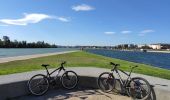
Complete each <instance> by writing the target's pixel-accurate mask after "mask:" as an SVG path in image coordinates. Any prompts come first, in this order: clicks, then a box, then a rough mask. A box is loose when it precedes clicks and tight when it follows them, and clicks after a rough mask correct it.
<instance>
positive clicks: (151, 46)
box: [149, 44, 162, 49]
mask: <svg viewBox="0 0 170 100" xmlns="http://www.w3.org/2000/svg"><path fill="white" fill-rule="evenodd" d="M149 47H150V48H152V49H161V48H162V46H161V44H150V45H149Z"/></svg>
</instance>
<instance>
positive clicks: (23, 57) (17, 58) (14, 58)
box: [0, 50, 79, 63]
mask: <svg viewBox="0 0 170 100" xmlns="http://www.w3.org/2000/svg"><path fill="white" fill-rule="evenodd" d="M77 51H79V50H73V51H61V52H54V53H43V54H33V55H23V56H13V57H5V58H0V63H6V62H11V61H16V60H27V59H32V58H39V57H46V56H52V55H58V54H65V53H72V52H77Z"/></svg>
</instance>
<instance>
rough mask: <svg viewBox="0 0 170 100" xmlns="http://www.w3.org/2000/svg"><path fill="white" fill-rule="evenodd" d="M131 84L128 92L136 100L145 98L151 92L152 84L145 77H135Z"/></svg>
mask: <svg viewBox="0 0 170 100" xmlns="http://www.w3.org/2000/svg"><path fill="white" fill-rule="evenodd" d="M129 84H130V88H129V90H128V92H129V94H130V96H131V97H132V98H133V99H135V100H145V99H147V98H148V97H149V95H150V94H151V88H150V84H149V82H148V81H147V80H145V79H143V78H134V79H132V80H131V81H130V83H129Z"/></svg>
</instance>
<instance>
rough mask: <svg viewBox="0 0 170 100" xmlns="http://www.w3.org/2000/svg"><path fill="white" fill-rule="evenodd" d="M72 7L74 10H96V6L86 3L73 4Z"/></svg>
mask: <svg viewBox="0 0 170 100" xmlns="http://www.w3.org/2000/svg"><path fill="white" fill-rule="evenodd" d="M72 9H73V10H74V11H90V10H94V7H92V6H89V5H86V4H81V5H77V6H73V7H72Z"/></svg>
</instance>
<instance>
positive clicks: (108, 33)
mask: <svg viewBox="0 0 170 100" xmlns="http://www.w3.org/2000/svg"><path fill="white" fill-rule="evenodd" d="M115 33H116V32H104V34H107V35H112V34H115Z"/></svg>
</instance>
